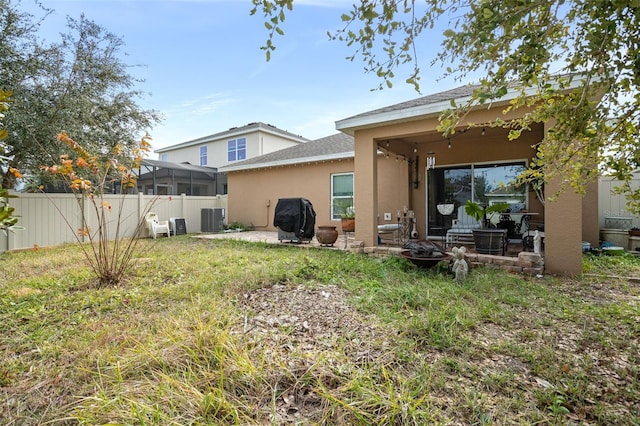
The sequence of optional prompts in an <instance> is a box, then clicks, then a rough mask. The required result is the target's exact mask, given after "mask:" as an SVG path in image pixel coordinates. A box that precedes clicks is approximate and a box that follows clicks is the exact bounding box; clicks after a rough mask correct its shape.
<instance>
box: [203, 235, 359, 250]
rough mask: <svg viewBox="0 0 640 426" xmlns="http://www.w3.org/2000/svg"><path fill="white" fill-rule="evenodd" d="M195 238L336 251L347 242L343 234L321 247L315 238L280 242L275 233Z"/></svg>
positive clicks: (342, 247)
mask: <svg viewBox="0 0 640 426" xmlns="http://www.w3.org/2000/svg"><path fill="white" fill-rule="evenodd" d="M195 237H196V238H207V239H226V240H240V241H250V242H259V243H267V244H280V245H290V246H300V247H322V248H328V249H336V250H344V249H345V240H344V235H342V234H340V235H339V236H338V240H337V241H336V242H335V244H334V245H333V246H321V245H320V243H319V242H318V240H317V239H316V238H315V237H313V238H312V239H311V241H310V242H308V243H292V242H289V241H283V242H280V240H279V239H278V233H277V232H273V231H245V232H223V233H219V234H200V235H195ZM352 241H353V237H351V236H350V238H349V242H352Z"/></svg>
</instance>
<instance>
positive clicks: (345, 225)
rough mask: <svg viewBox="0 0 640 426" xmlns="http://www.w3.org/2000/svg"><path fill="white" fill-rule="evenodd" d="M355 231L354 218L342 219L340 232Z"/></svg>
mask: <svg viewBox="0 0 640 426" xmlns="http://www.w3.org/2000/svg"><path fill="white" fill-rule="evenodd" d="M355 230H356V219H355V218H345V217H343V218H342V232H354V231H355Z"/></svg>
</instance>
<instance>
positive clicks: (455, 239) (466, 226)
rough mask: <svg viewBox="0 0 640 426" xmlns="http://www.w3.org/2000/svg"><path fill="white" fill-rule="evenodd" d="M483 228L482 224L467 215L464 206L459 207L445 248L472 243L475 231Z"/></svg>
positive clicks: (446, 237)
mask: <svg viewBox="0 0 640 426" xmlns="http://www.w3.org/2000/svg"><path fill="white" fill-rule="evenodd" d="M481 228H482V226H481V225H480V222H479V221H477V220H476V219H474V218H473V217H471V216H469V215H468V214H467V212H466V211H465V209H464V205H462V206H459V207H458V216H457V219H453V223H452V224H451V228H449V229H448V230H447V234H446V236H445V246H446V247H450V246H452V245H453V244H458V243H459V244H464V243H472V242H473V230H474V229H481Z"/></svg>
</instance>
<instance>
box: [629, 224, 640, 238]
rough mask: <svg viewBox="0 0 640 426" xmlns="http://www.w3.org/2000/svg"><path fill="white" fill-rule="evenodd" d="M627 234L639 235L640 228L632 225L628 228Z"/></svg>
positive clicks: (631, 235)
mask: <svg viewBox="0 0 640 426" xmlns="http://www.w3.org/2000/svg"><path fill="white" fill-rule="evenodd" d="M629 236H630V237H640V228H638V227H635V226H634V227H633V228H631V229H629Z"/></svg>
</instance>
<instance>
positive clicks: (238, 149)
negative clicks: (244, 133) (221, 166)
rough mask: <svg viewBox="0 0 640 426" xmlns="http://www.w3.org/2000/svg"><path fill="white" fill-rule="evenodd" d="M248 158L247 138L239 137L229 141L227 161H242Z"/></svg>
mask: <svg viewBox="0 0 640 426" xmlns="http://www.w3.org/2000/svg"><path fill="white" fill-rule="evenodd" d="M246 158H247V139H246V138H238V139H233V140H230V141H228V142H227V161H229V162H231V161H240V160H246Z"/></svg>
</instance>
